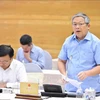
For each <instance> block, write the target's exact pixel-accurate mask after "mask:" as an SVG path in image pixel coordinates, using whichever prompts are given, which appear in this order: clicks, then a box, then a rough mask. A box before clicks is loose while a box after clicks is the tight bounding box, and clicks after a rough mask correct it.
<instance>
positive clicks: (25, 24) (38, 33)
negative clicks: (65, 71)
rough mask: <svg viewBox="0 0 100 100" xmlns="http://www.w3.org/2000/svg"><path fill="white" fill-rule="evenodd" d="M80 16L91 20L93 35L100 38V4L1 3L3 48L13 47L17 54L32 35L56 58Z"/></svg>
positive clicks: (81, 0) (84, 0)
mask: <svg viewBox="0 0 100 100" xmlns="http://www.w3.org/2000/svg"><path fill="white" fill-rule="evenodd" d="M78 12H84V13H86V14H87V15H88V16H89V17H90V19H91V28H90V31H91V32H93V33H94V34H95V35H97V36H98V37H99V38H100V1H99V0H0V44H10V45H12V47H13V48H14V50H15V54H16V51H17V49H18V47H20V44H19V38H20V36H21V35H22V34H25V33H28V34H30V35H31V36H32V38H33V43H34V44H35V45H38V46H40V47H41V48H43V49H46V50H47V51H49V52H50V53H51V55H52V57H53V58H56V57H57V56H58V53H59V51H60V49H61V46H62V43H63V42H64V40H65V38H66V37H68V36H69V35H70V34H71V32H72V28H71V17H72V15H74V14H76V13H78Z"/></svg>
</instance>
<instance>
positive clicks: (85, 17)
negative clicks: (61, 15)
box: [72, 13, 90, 24]
mask: <svg viewBox="0 0 100 100" xmlns="http://www.w3.org/2000/svg"><path fill="white" fill-rule="evenodd" d="M76 17H83V18H84V20H85V23H86V24H89V23H90V19H89V17H88V16H87V15H86V14H84V13H77V14H75V15H74V16H73V17H72V22H73V20H74V18H76Z"/></svg>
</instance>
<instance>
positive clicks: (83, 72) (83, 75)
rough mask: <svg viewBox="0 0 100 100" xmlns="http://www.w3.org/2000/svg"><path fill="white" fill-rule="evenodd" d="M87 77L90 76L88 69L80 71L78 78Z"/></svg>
mask: <svg viewBox="0 0 100 100" xmlns="http://www.w3.org/2000/svg"><path fill="white" fill-rule="evenodd" d="M87 77H88V75H87V72H86V71H82V72H80V73H78V78H79V80H81V81H82V80H84V79H86V78H87Z"/></svg>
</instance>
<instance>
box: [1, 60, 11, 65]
mask: <svg viewBox="0 0 100 100" xmlns="http://www.w3.org/2000/svg"><path fill="white" fill-rule="evenodd" d="M0 63H3V64H7V63H9V61H7V60H4V61H0Z"/></svg>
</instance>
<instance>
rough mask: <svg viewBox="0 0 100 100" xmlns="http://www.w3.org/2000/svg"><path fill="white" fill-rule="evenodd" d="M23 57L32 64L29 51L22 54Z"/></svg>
mask: <svg viewBox="0 0 100 100" xmlns="http://www.w3.org/2000/svg"><path fill="white" fill-rule="evenodd" d="M24 57H25V58H26V59H27V60H28V61H29V62H32V59H31V58H30V51H29V52H24Z"/></svg>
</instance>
